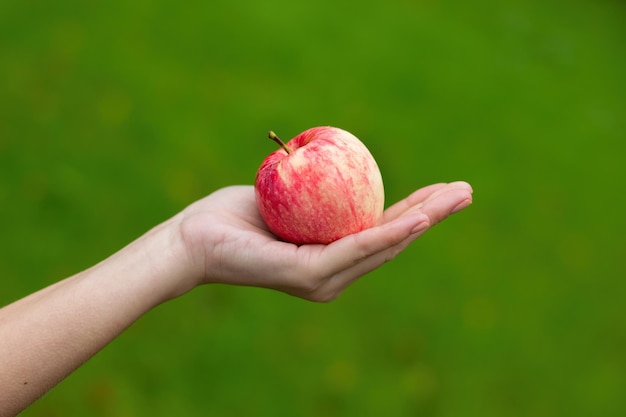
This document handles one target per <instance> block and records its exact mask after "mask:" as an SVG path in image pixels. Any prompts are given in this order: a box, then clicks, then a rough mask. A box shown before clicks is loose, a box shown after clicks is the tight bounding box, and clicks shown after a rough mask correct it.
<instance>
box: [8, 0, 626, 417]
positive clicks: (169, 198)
mask: <svg viewBox="0 0 626 417" xmlns="http://www.w3.org/2000/svg"><path fill="white" fill-rule="evenodd" d="M624 45H626V8H625V7H624V4H623V3H622V2H620V1H616V0H613V1H609V0H606V1H582V0H578V1H573V2H572V1H560V0H555V1H547V2H546V1H540V0H528V1H522V0H514V1H510V2H496V1H489V0H479V1H476V2H465V3H462V2H450V1H434V0H424V1H411V0H402V1H400V0H385V1H382V0H380V1H365V2H359V3H355V2H341V1H338V0H333V1H329V0H323V1H318V2H302V3H301V2H293V1H286V0H282V1H278V0H272V1H266V2H262V1H256V0H254V1H248V2H231V1H224V0H217V1H195V2H178V3H172V2H166V1H152V2H150V1H145V0H144V1H131V2H123V1H119V0H111V1H106V2H85V1H69V0H63V1H57V2H30V1H15V0H4V1H2V2H1V3H0V228H1V230H2V239H1V242H0V245H1V246H0V278H1V285H0V305H3V304H6V303H8V302H10V301H12V300H15V299H17V298H19V297H21V296H24V295H25V294H28V293H30V292H33V291H35V290H37V289H39V288H41V287H43V286H45V285H48V284H50V283H52V282H55V281H56V280H58V279H61V278H63V277H65V276H68V275H71V274H73V273H75V272H77V271H80V270H81V269H83V268H85V267H87V266H89V265H91V264H93V263H95V262H98V261H99V260H101V259H102V258H104V257H106V256H108V255H109V254H110V253H112V252H114V251H115V250H117V249H118V248H120V247H122V246H123V245H125V244H126V243H128V242H129V241H131V240H132V239H134V238H135V237H137V236H139V235H140V234H142V233H143V232H144V231H146V230H147V229H149V228H150V227H152V226H154V225H156V224H157V223H158V222H160V221H162V220H165V219H166V218H168V217H169V216H171V215H173V214H174V213H176V212H178V211H179V210H181V209H182V208H184V207H185V206H186V205H187V204H189V203H191V202H193V201H195V200H196V199H198V198H200V197H202V196H204V195H206V194H208V193H210V192H212V191H213V190H215V189H217V188H219V187H222V186H226V185H231V184H239V183H247V184H249V183H251V182H252V181H253V179H254V174H255V172H256V169H257V167H258V165H259V164H260V162H261V160H262V159H263V157H264V156H265V155H266V154H267V153H269V152H270V151H271V150H273V149H274V147H275V145H274V144H273V143H272V142H270V141H268V140H267V139H266V138H265V135H266V132H267V131H268V130H270V129H273V130H275V131H276V132H277V133H278V134H280V135H281V136H282V137H285V138H288V137H290V136H294V135H296V134H297V133H299V132H300V131H302V130H304V129H306V128H309V127H312V126H316V125H325V124H330V125H335V126H338V127H342V128H344V129H347V130H350V131H351V132H353V133H354V134H356V135H357V136H359V137H360V138H361V139H362V140H363V141H364V142H365V143H366V144H367V146H368V147H370V149H371V151H372V153H373V154H374V155H375V156H376V158H377V160H378V162H379V164H380V167H381V170H382V172H383V177H384V180H385V185H386V197H387V200H388V202H389V203H391V202H393V201H396V200H398V199H400V198H402V197H404V196H405V195H406V194H408V193H409V192H411V191H412V190H414V189H416V188H418V187H421V186H423V185H426V184H430V183H433V182H439V181H452V180H457V179H463V180H467V181H469V182H470V183H471V184H472V185H473V187H474V190H475V196H474V205H473V206H472V207H471V208H470V209H468V210H467V211H465V212H463V213H462V214H460V215H458V216H454V217H452V218H450V219H449V220H447V221H446V222H445V223H442V224H441V225H439V226H437V227H436V229H435V230H433V231H431V232H429V233H428V234H427V235H425V236H424V237H423V238H422V239H420V240H419V241H418V242H416V243H415V244H414V245H413V246H411V247H410V248H409V249H408V250H407V251H406V252H404V253H403V254H401V255H400V256H399V257H398V258H397V259H396V260H395V261H394V262H391V263H389V264H387V265H385V266H384V267H383V268H381V269H380V270H378V271H375V272H374V273H372V274H370V275H369V276H367V277H366V278H364V279H363V280H362V281H360V282H358V283H357V284H355V285H354V286H352V287H351V288H350V289H349V290H347V291H346V292H345V293H344V294H343V295H342V296H341V297H340V298H339V299H338V300H336V301H335V302H333V303H330V304H324V305H319V304H313V303H307V302H304V301H301V300H297V299H294V298H291V297H287V296H284V295H282V294H278V293H272V292H269V291H265V290H258V289H251V288H230V287H224V286H219V287H205V288H200V289H196V290H195V291H193V292H192V293H191V294H189V295H187V296H185V297H182V298H181V299H178V300H175V301H173V302H170V303H168V304H166V305H163V306H161V307H159V308H158V309H156V310H155V311H153V312H151V313H150V314H148V315H147V316H145V317H144V318H142V319H141V320H140V321H139V322H137V323H136V324H135V325H134V326H133V327H132V328H131V329H129V330H128V331H127V332H126V333H124V334H123V335H122V336H121V337H120V338H118V339H117V340H116V341H114V342H113V343H112V344H111V345H110V346H108V347H107V348H106V349H105V350H104V351H103V352H101V353H100V354H99V355H97V356H96V357H95V358H94V359H93V360H91V361H90V362H89V363H87V364H86V365H85V366H84V367H82V368H81V369H80V370H79V371H77V372H76V373H75V374H73V375H72V376H71V377H70V378H68V379H67V380H66V381H64V382H63V383H62V384H60V385H59V386H58V387H57V388H55V389H54V390H53V391H51V392H50V393H49V394H47V395H46V396H45V397H44V398H42V399H41V400H40V401H38V402H37V403H36V404H35V405H33V406H32V407H31V408H30V409H29V410H28V411H26V412H25V413H24V414H23V415H24V416H64V417H69V416H85V415H90V416H122V417H123V416H154V417H156V416H173V415H181V416H182V415H184V416H252V415H254V416H273V417H280V416H302V417H307V416H326V417H332V416H342V417H344V416H359V417H362V416H417V415H420V416H465V417H470V416H481V417H485V416H531V415H532V416H556V415H558V416H578V415H580V416H588V415H595V416H600V415H601V416H623V415H625V414H626V399H625V398H626V397H625V396H624V392H626V320H625V319H624V318H625V316H626V311H625V310H626V308H625V307H624V304H625V303H624V299H625V295H626V294H625V290H626V285H625V283H624V277H626V268H625V262H624V258H623V256H624V255H623V254H624V250H625V248H626V244H625V241H624V233H625V231H626V224H625V220H624V216H623V214H622V209H623V206H624V197H623V194H624V189H625V188H624V183H625V181H624V180H626V172H625V169H624V168H623V166H624V159H625V157H626V145H625V139H626V135H625V134H624V132H626V122H625V120H626V118H625V116H626V98H625V97H626V77H625V74H626V53H625V49H624ZM0 372H1V370H0Z"/></svg>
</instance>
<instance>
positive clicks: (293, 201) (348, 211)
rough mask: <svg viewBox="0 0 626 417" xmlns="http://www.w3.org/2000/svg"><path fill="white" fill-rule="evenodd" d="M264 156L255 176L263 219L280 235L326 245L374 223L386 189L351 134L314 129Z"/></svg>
mask: <svg viewBox="0 0 626 417" xmlns="http://www.w3.org/2000/svg"><path fill="white" fill-rule="evenodd" d="M269 135H270V138H271V139H273V140H274V141H276V142H277V143H279V144H280V145H281V149H278V150H276V151H274V152H272V153H271V154H269V155H268V156H267V158H265V160H264V161H263V163H262V164H261V166H260V167H259V170H258V172H257V175H256V181H255V192H256V201H257V205H258V207H259V211H260V213H261V217H262V218H263V220H264V221H265V223H266V224H267V226H268V228H269V230H270V231H271V232H272V233H274V234H275V235H276V236H277V237H278V238H280V239H282V240H284V241H287V242H291V243H295V244H298V245H301V244H306V243H322V244H328V243H331V242H333V241H335V240H337V239H340V238H342V237H344V236H347V235H349V234H352V233H357V232H360V231H361V230H364V229H367V228H370V227H372V226H375V225H376V224H377V223H378V222H379V220H380V218H381V216H382V213H383V208H384V200H385V193H384V189H383V180H382V177H381V175H380V170H379V168H378V165H377V164H376V161H375V160H374V157H373V156H372V154H371V153H370V151H369V150H368V149H367V147H366V146H365V145H364V144H363V143H362V142H361V141H360V140H359V139H358V138H357V137H355V136H354V135H352V134H351V133H349V132H347V131H345V130H342V129H338V128H335V127H329V126H324V127H314V128H312V129H309V130H306V131H304V132H302V133H300V134H299V135H297V136H296V137H294V138H293V139H291V140H290V141H289V142H288V143H287V144H285V143H283V142H282V141H281V140H280V139H279V138H278V136H276V135H275V134H274V132H270V134H269Z"/></svg>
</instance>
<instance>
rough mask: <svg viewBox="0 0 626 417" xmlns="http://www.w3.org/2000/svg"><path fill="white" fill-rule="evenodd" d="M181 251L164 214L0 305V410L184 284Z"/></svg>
mask: <svg viewBox="0 0 626 417" xmlns="http://www.w3.org/2000/svg"><path fill="white" fill-rule="evenodd" d="M185 256H186V255H185V251H184V247H183V244H182V242H181V241H180V238H179V235H178V233H177V225H176V220H175V219H172V220H170V221H168V222H166V223H164V224H162V225H160V226H158V227H156V228H155V229H153V230H151V231H150V232H148V233H146V234H145V235H144V236H142V237H141V238H139V239H137V240H136V241H135V242H133V243H131V244H130V245H128V246H127V247H125V248H124V249H122V250H121V251H119V252H118V253H116V254H114V255H113V256H111V257H109V258H108V259H106V260H105V261H103V262H101V263H99V264H97V265H95V266H94V267H92V268H90V269H88V270H86V271H83V272H81V273H79V274H77V275H74V276H72V277H70V278H67V279H65V280H63V281H60V282H58V283H56V284H54V285H52V286H50V287H48V288H45V289H43V290H41V291H39V292H37V293H34V294H32V295H30V296H28V297H26V298H23V299H21V300H19V301H17V302H15V303H13V304H11V305H8V306H6V307H4V308H2V309H0V416H1V417H4V416H11V415H14V414H16V413H17V412H19V411H21V410H22V409H23V408H25V407H27V406H28V405H29V404H30V403H32V402H33V401H34V400H36V399H37V398H38V397H39V396H41V395H42V394H44V393H45V392H46V391H47V390H49V389H50V388H51V387H53V386H54V385H56V384H57V383H58V382H59V381H61V380H62V379H63V378H64V377H65V376H67V375H68V374H69V373H71V372H72V371H73V370H75V369H76V368H78V367H79V366H80V365H81V364H82V363H84V362H85V361H86V360H87V359H89V358H90V357H91V356H93V355H94V354H95V353H97V352H98V351H99V350H100V349H102V348H103V347H104V346H105V345H106V344H107V343H109V342H110V341H111V340H112V339H114V338H115V337H116V336H117V335H119V334H120V333H121V332H122V331H123V330H124V329H126V328H127V327H128V326H130V325H131V324H132V323H133V322H134V321H135V320H137V319H138V318H139V317H141V316H142V315H143V314H145V313H146V312H147V311H149V310H150V309H152V308H153V307H155V306H157V305H158V304H160V303H162V302H164V301H166V300H168V299H171V298H173V297H176V296H178V295H180V294H182V293H184V292H186V291H188V290H189V289H191V288H192V287H193V283H192V282H191V274H190V270H189V269H188V268H189V262H187V259H185Z"/></svg>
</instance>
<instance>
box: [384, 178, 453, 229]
mask: <svg viewBox="0 0 626 417" xmlns="http://www.w3.org/2000/svg"><path fill="white" fill-rule="evenodd" d="M445 186H446V184H445V183H439V184H432V185H429V186H426V187H423V188H420V189H419V190H417V191H414V192H413V193H412V194H410V195H409V196H408V197H406V198H404V199H402V200H400V201H398V202H397V203H395V204H393V205H392V206H390V207H388V208H387V209H386V210H385V212H384V213H383V217H382V219H381V224H382V223H387V222H390V221H392V220H394V219H396V218H398V217H399V216H400V215H402V213H404V212H406V211H407V210H409V209H410V208H411V207H413V206H415V205H416V204H419V203H421V202H422V201H424V200H425V199H426V198H427V197H428V196H429V195H431V194H432V193H433V192H435V191H437V190H438V189H441V188H443V187H445Z"/></svg>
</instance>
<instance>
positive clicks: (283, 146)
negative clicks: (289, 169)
mask: <svg viewBox="0 0 626 417" xmlns="http://www.w3.org/2000/svg"><path fill="white" fill-rule="evenodd" d="M268 137H269V138H270V139H272V140H273V141H274V142H276V143H278V144H279V145H280V146H281V148H283V149H284V150H285V152H287V153H291V152H292V151H291V148H290V147H289V146H287V145H286V144H285V142H283V141H282V140H280V138H279V137H278V136H276V133H274V131H272V130H270V131H269V133H268Z"/></svg>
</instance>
